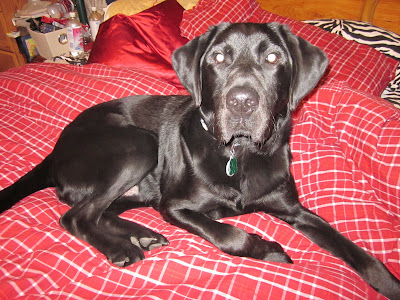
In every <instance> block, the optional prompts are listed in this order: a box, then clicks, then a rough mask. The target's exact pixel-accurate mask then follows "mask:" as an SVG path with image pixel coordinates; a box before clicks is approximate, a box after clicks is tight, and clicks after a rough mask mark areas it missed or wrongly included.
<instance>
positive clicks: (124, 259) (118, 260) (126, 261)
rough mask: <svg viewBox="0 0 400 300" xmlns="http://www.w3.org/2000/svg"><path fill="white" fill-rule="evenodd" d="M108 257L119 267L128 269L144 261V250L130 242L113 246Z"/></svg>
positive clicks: (108, 252)
mask: <svg viewBox="0 0 400 300" xmlns="http://www.w3.org/2000/svg"><path fill="white" fill-rule="evenodd" d="M106 256H107V259H108V260H109V261H110V262H111V263H113V264H114V265H117V266H118V267H127V266H129V265H131V264H133V263H135V262H138V261H140V260H142V259H144V253H143V251H142V249H141V248H140V247H138V246H136V245H134V244H131V243H129V242H128V241H123V242H122V243H119V244H118V245H113V246H112V247H111V248H110V249H108V251H107V254H106Z"/></svg>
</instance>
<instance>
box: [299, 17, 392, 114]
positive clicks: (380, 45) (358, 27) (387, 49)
mask: <svg viewBox="0 0 400 300" xmlns="http://www.w3.org/2000/svg"><path fill="white" fill-rule="evenodd" d="M303 22H304V23H308V24H311V25H314V26H317V27H320V28H322V29H324V30H326V31H328V32H331V33H335V34H337V35H340V36H343V37H344V38H345V39H347V40H353V41H356V42H357V43H360V44H366V45H369V46H371V47H373V48H375V49H376V50H378V51H380V52H381V53H383V54H385V55H387V56H389V57H392V58H394V59H396V60H398V61H400V35H398V34H396V33H394V32H391V31H388V30H385V29H383V28H380V27H377V26H374V25H371V24H370V23H367V22H362V21H352V20H340V19H326V20H307V21H303ZM381 97H382V98H384V99H386V100H388V101H390V102H392V103H393V104H394V105H395V106H397V107H398V108H400V65H399V67H398V68H397V71H396V75H395V78H394V79H393V80H392V81H391V82H390V83H389V85H388V87H387V88H386V89H385V91H384V92H383V93H382V95H381Z"/></svg>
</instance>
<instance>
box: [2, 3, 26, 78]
mask: <svg viewBox="0 0 400 300" xmlns="http://www.w3.org/2000/svg"><path fill="white" fill-rule="evenodd" d="M25 3H26V0H2V1H1V2H0V72H1V71H5V70H7V69H10V68H13V67H17V66H22V65H23V64H25V63H26V61H25V58H24V57H23V56H22V55H21V54H20V53H19V50H18V46H17V43H16V41H15V40H14V39H13V38H10V37H8V36H7V35H6V33H7V32H11V31H13V30H15V27H14V26H13V24H12V22H11V19H12V18H13V16H14V13H15V12H16V11H17V9H20V8H21V7H22V6H23V5H24V4H25Z"/></svg>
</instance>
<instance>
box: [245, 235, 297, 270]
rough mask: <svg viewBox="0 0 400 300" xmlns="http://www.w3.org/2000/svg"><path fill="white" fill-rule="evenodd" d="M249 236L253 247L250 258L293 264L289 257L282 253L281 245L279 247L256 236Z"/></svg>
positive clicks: (275, 243)
mask: <svg viewBox="0 0 400 300" xmlns="http://www.w3.org/2000/svg"><path fill="white" fill-rule="evenodd" d="M251 236H252V239H253V243H252V244H253V246H254V247H253V248H252V254H251V257H253V258H257V259H261V260H266V261H273V262H280V263H289V264H292V263H293V261H292V260H291V259H290V257H289V255H287V254H286V253H285V251H283V249H282V247H281V245H279V244H278V243H277V242H268V241H266V240H263V239H262V238H261V237H259V236H258V235H256V234H251Z"/></svg>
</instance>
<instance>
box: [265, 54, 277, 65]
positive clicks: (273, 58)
mask: <svg viewBox="0 0 400 300" xmlns="http://www.w3.org/2000/svg"><path fill="white" fill-rule="evenodd" d="M278 59H279V58H278V55H276V54H275V53H270V54H268V56H267V58H266V61H267V62H269V63H270V64H275V63H277V62H278Z"/></svg>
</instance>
